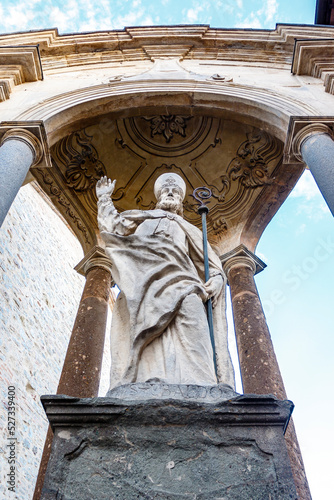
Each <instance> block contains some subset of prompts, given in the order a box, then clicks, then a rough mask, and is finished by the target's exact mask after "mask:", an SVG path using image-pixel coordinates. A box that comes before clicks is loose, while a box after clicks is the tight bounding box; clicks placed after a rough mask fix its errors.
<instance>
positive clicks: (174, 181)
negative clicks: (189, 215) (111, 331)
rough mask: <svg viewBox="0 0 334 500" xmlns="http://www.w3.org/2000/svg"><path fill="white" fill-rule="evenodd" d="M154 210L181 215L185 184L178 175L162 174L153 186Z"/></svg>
mask: <svg viewBox="0 0 334 500" xmlns="http://www.w3.org/2000/svg"><path fill="white" fill-rule="evenodd" d="M154 195H155V197H156V199H157V205H156V208H160V209H162V210H168V211H170V212H174V213H177V214H179V215H183V205H182V202H183V200H184V197H185V195H186V183H185V182H184V180H183V179H182V177H180V176H179V175H178V174H173V173H170V174H162V175H160V177H158V178H157V180H156V181H155V184H154Z"/></svg>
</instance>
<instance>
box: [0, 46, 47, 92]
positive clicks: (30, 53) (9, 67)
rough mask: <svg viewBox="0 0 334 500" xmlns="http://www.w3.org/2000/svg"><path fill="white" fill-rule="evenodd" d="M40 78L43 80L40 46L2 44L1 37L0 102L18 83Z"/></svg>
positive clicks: (35, 80) (34, 80)
mask: <svg viewBox="0 0 334 500" xmlns="http://www.w3.org/2000/svg"><path fill="white" fill-rule="evenodd" d="M38 80H43V71H42V65H41V60H40V54H39V49H38V46H37V45H32V46H1V39H0V102H2V101H5V100H6V99H9V97H10V94H11V92H12V90H13V89H14V87H15V86H16V85H20V84H22V83H26V82H37V81H38Z"/></svg>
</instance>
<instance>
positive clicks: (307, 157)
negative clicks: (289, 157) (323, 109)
mask: <svg viewBox="0 0 334 500" xmlns="http://www.w3.org/2000/svg"><path fill="white" fill-rule="evenodd" d="M292 150H293V153H294V155H295V157H296V158H297V159H299V160H300V161H303V162H305V163H306V165H307V166H308V168H309V169H310V172H311V174H312V175H313V177H314V180H315V182H316V183H317V185H318V187H319V189H320V191H321V194H322V195H323V197H324V199H325V201H326V203H327V205H328V207H329V209H330V211H331V212H332V214H333V215H334V141H333V132H332V130H331V129H330V128H329V127H328V126H327V125H326V124H325V123H320V122H316V123H311V124H309V125H306V126H305V127H304V128H302V129H301V130H300V131H299V132H298V133H297V134H296V136H295V138H294V140H293V144H292Z"/></svg>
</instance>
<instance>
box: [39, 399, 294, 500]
mask: <svg viewBox="0 0 334 500" xmlns="http://www.w3.org/2000/svg"><path fill="white" fill-rule="evenodd" d="M42 401H43V404H44V407H45V409H46V412H47V415H48V418H49V420H50V423H51V425H52V427H53V428H54V431H55V439H54V444H53V450H52V457H51V459H50V462H49V466H48V471H47V476H46V481H45V483H44V489H43V492H42V497H41V498H42V499H43V500H49V499H54V498H62V499H64V500H65V499H66V500H70V499H74V498H80V500H93V499H99V500H103V499H108V500H109V499H114V498H115V499H116V498H120V499H135V498H146V499H176V498H192V499H222V498H224V499H226V500H227V499H229V500H230V499H234V500H242V499H244V500H249V499H251V498H254V499H257V500H258V499H267V498H271V499H272V500H278V499H296V498H297V496H296V491H295V487H294V483H293V478H292V474H291V470H290V466H289V459H288V456H287V452H286V449H285V444H284V437H283V429H284V427H285V426H286V424H287V421H288V419H289V416H290V412H291V409H292V407H293V405H292V403H291V402H290V401H279V400H277V399H276V398H274V397H270V396H254V395H248V396H239V397H235V398H233V399H230V400H227V401H226V400H225V401H224V400H218V401H216V403H215V404H213V403H198V402H190V401H185V400H183V401H181V400H179V401H177V400H175V399H167V400H161V399H156V400H152V401H149V402H148V401H124V400H121V399H118V398H96V399H81V400H80V399H75V398H66V397H61V396H44V397H43V398H42Z"/></svg>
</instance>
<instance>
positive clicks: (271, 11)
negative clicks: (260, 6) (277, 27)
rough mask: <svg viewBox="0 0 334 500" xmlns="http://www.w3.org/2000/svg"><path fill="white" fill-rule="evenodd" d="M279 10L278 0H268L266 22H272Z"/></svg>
mask: <svg viewBox="0 0 334 500" xmlns="http://www.w3.org/2000/svg"><path fill="white" fill-rule="evenodd" d="M277 11H278V2H277V0H267V3H266V6H265V15H266V21H265V22H266V23H270V22H271V21H273V19H274V17H275V15H276V14H277Z"/></svg>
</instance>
